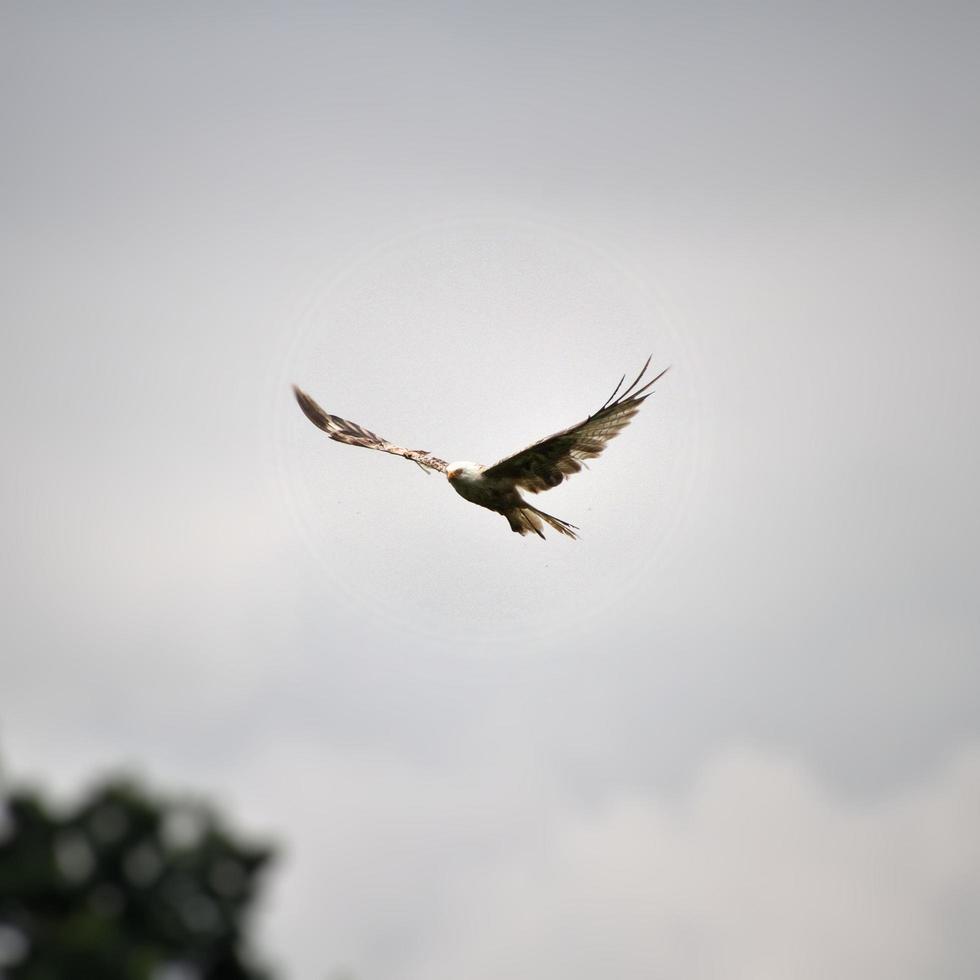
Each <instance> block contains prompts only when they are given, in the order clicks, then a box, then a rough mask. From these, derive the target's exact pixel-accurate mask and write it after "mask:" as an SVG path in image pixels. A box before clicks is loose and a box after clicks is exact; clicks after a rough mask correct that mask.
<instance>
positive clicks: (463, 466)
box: [446, 461, 482, 480]
mask: <svg viewBox="0 0 980 980" xmlns="http://www.w3.org/2000/svg"><path fill="white" fill-rule="evenodd" d="M481 469H482V467H481V466H480V465H479V464H478V463H468V462H466V461H463V462H456V463H450V464H449V465H448V466H447V467H446V478H447V479H449V480H465V479H466V478H467V477H474V476H477V475H479V472H480V470H481Z"/></svg>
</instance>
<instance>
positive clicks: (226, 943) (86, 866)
mask: <svg viewBox="0 0 980 980" xmlns="http://www.w3.org/2000/svg"><path fill="white" fill-rule="evenodd" d="M271 858H272V850H271V848H270V847H269V846H267V845H265V844H258V843H253V842H246V841H241V840H238V839H236V838H235V837H234V836H232V834H231V833H230V832H229V831H228V830H227V829H226V828H225V827H224V825H223V824H222V823H221V821H220V820H219V819H218V818H217V817H216V816H215V815H214V813H212V812H211V811H210V810H209V809H208V808H206V807H204V806H203V805H201V804H199V803H187V802H183V801H161V800H158V799H154V798H151V796H150V795H149V794H148V793H147V792H146V791H145V790H143V789H141V788H140V787H139V786H138V785H137V784H136V783H134V782H132V781H125V780H116V781H111V782H107V783H104V784H102V785H100V786H99V787H98V788H96V789H95V790H94V791H92V792H91V793H90V794H89V795H88V796H87V797H86V798H85V799H84V800H82V802H81V803H80V804H78V805H77V806H76V807H75V808H73V809H72V810H70V811H68V812H59V811H57V810H56V809H54V808H52V807H51V806H50V805H48V804H47V803H45V801H44V800H42V798H41V797H40V795H39V794H36V793H32V792H29V791H17V792H14V793H12V794H10V795H9V796H8V797H7V799H6V803H5V807H4V812H3V814H2V817H0V976H3V977H9V978H10V980H75V978H79V980H81V978H84V980H110V978H111V980H264V978H267V977H268V976H269V974H268V973H266V972H264V971H263V970H261V969H260V968H259V967H257V966H255V965H254V964H253V963H252V961H251V958H250V956H249V953H248V950H247V944H246V942H245V936H246V933H245V926H246V924H247V913H248V910H249V906H250V905H251V904H252V902H253V899H254V898H255V896H256V893H257V890H258V888H259V885H260V883H261V878H262V872H263V870H264V869H265V868H266V867H267V865H268V864H269V862H270V860H271Z"/></svg>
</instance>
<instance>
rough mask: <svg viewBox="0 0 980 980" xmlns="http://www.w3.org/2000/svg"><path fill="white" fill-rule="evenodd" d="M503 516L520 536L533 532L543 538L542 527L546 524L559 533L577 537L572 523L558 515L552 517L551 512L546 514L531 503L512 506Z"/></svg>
mask: <svg viewBox="0 0 980 980" xmlns="http://www.w3.org/2000/svg"><path fill="white" fill-rule="evenodd" d="M504 517H506V518H507V523H508V524H510V529H511V530H512V531H514V532H515V533H516V534H520V535H521V536H523V535H525V534H528V533H532V532H533V533H534V534H536V535H537V536H538V537H539V538H543V537H544V531H543V530H542V528H543V527H544V524H548V525H549V526H550V527H553V528H554V529H555V530H556V531H558V533H559V534H564V535H567V536H568V537H570V538H577V537H578V535H577V534H576V533H575V532H576V531H577V530H578V528H577V527H576V526H575V525H574V524H569V523H568V521H563V520H562V519H561V518H560V517H552V516H551V514H546V513H545V512H544V511H543V510H538V508H537V507H532V506H531V504H524V505H523V506H522V507H514V508H513V509H512V510H508V511H505V512H504Z"/></svg>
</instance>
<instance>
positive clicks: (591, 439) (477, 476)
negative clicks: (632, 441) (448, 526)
mask: <svg viewBox="0 0 980 980" xmlns="http://www.w3.org/2000/svg"><path fill="white" fill-rule="evenodd" d="M650 360H651V359H650V358H649V357H648V358H647V361H646V364H644V365H643V369H642V370H641V371H640V373H639V374H638V375H637V376H636V380H635V381H634V382H633V383H632V384H631V385H629V387H627V388H626V389H625V390H624V391H623V392H622V393H621V394H619V389H620V388H621V387H622V385H623V382H624V381H625V380H626V375H623V377H622V378H620V380H619V384H618V385H616V388H615V390H614V391H613V393H612V394H611V395H610V396H609V398H607V399H606V402H605V404H604V405H603V406H602V408H600V409H599V410H598V411H597V412H595V413H593V414H592V415H590V416H588V418H586V419H585V420H583V421H582V422H579V423H578V424H577V425H573V426H570V427H569V428H567V429H562V431H561V432H556V433H555V434H554V435H550V436H547V437H546V438H544V439H539V440H538V441H537V442H536V443H534V444H533V445H530V446H528V447H527V448H526V449H522V450H521V451H520V452H517V453H514V454H513V455H512V456H508V457H507V458H506V459H502V460H500V461H499V462H497V463H494V464H493V466H480V465H479V463H470V462H457V463H447V462H446V461H445V460H444V459H439V457H438V456H433V455H432V453H429V452H426V451H425V450H424V449H403V448H402V447H401V446H396V445H395V444H394V443H391V442H388V440H387V439H382V438H381V437H380V436H377V435H375V434H374V433H373V432H369V431H368V430H367V429H365V428H364V426H362V425H358V424H357V423H356V422H348V421H347V420H346V419H342V418H338V417H337V416H336V415H330V414H328V413H327V412H325V411H324V410H323V409H322V408H320V406H319V405H318V404H317V403H316V402H315V401H314V400H313V399H312V398H310V396H309V395H308V394H306V392H305V391H301V390H300V389H299V388H297V387H296V385H293V392H294V393H295V395H296V401H298V402H299V407H300V408H301V409H302V410H303V413H304V414H305V415H306V417H307V418H308V419H309V420H310V421H311V422H312V423H313V424H314V425H315V426H317V428H319V429H322V430H323V431H324V432H326V434H327V435H328V436H330V438H331V439H334V440H335V441H337V442H344V443H346V444H347V445H348V446H364V447H365V448H367V449H379V450H381V452H383V453H393V454H394V455H396V456H404V457H405V458H406V459H410V460H412V462H414V463H417V464H418V465H419V466H421V467H422V468H423V469H425V470H438V471H439V472H440V473H445V474H446V477H447V478H448V479H449V483H450V485H451V486H452V488H453V489H454V490H455V491H456V492H457V493H458V494H459V495H460V496H461V497H462V498H463V499H464V500H468V501H470V503H473V504H478V505H479V506H480V507H486V508H487V509H488V510H492V511H496V512H497V513H498V514H502V515H503V516H504V517H505V518H507V523H508V524H510V529H511V530H512V531H515V532H516V533H517V534H521V535H524V534H527V533H529V532H531V531H533V532H534V533H535V534H537V535H538V536H539V537H542V538H543V537H544V531H543V530H542V528H543V526H544V524H548V525H549V526H550V527H552V528H554V529H555V530H556V531H558V532H559V533H560V534H564V535H567V536H568V537H570V538H574V537H576V536H577V535H576V534H575V532H576V531H577V530H578V528H577V527H575V525H574V524H569V523H568V521H563V520H562V519H561V518H559V517H552V516H551V514H546V513H545V512H544V511H542V510H538V508H537V507H535V506H534V505H533V504H530V503H528V502H527V501H526V500H525V499H524V498H523V497H522V496H521V494H520V492H519V491H520V490H527V491H529V492H530V493H540V492H541V491H542V490H550V489H551V488H552V487H557V486H558V484H560V483H561V482H562V481H563V480H565V479H567V478H568V477H569V476H571V475H572V474H573V473H578V471H579V470H580V469H581V468H582V462H581V461H582V460H584V459H593V458H595V457H596V456H599V455H600V454H601V453H602V451H603V450H604V449H605V448H606V443H607V442H609V440H610V439H613V438H615V437H616V436H618V435H619V433H620V432H622V430H623V429H624V428H626V426H627V425H629V423H630V419H632V418H633V416H634V415H636V413H637V412H638V411H639V410H640V405H642V404H643V402H644V401H646V399H647V398H648V397H649V396H650V394H652V392H651V391H650V389H651V388H652V387H653V385H654V384H655V383H656V382H657V381H659V380H660V379H661V378H662V377H663V376H664V375H665V374H666V373H667V368H664V370H663V371H661V372H660V374H658V375H657V376H656V377H655V378H654V379H653V380H652V381H648V382H647V383H646V384H644V385H643V386H642V387H638V385H639V384H640V381H642V380H643V376H644V375H645V374H646V371H647V368H648V367H649V366H650ZM617 394H618V397H617Z"/></svg>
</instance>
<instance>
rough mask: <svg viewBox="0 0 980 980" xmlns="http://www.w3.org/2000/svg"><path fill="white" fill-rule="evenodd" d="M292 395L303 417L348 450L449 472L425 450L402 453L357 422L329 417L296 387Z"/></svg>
mask: <svg viewBox="0 0 980 980" xmlns="http://www.w3.org/2000/svg"><path fill="white" fill-rule="evenodd" d="M293 393H294V394H295V395H296V401H298V402H299V407H300V408H301V409H303V414H304V415H305V416H306V417H307V418H308V419H309V420H310V421H311V422H312V423H313V424H314V425H315V426H316V427H317V428H318V429H323V431H324V432H326V434H327V435H328V436H330V438H331V439H333V440H335V441H336V442H345V443H347V445H348V446H363V447H364V448H365V449H380V450H381V452H383V453H393V454H394V455H395V456H404V457H405V459H410V460H412V462H413V463H418V465H419V466H421V467H422V469H424V470H439V471H440V472H442V473H445V472H446V465H447V464H446V461H445V460H444V459H439V457H438V456H433V455H432V454H431V453H427V452H426V451H425V450H424V449H403V448H402V447H401V446H395V445H393V444H392V443H390V442H388V441H387V440H386V439H382V438H381V436H376V435H375V434H374V433H373V432H368V430H367V429H365V428H364V426H363V425H358V424H357V423H356V422H348V421H347V420H346V419H342V418H338V417H337V416H336V415H329V414H328V413H327V412H325V411H324V410H323V409H322V408H320V406H319V405H317V403H316V402H315V401H314V400H313V399H312V398H310V396H309V395H308V394H307V393H306V392H305V391H301V390H300V389H299V388H297V387H296V385H293Z"/></svg>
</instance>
